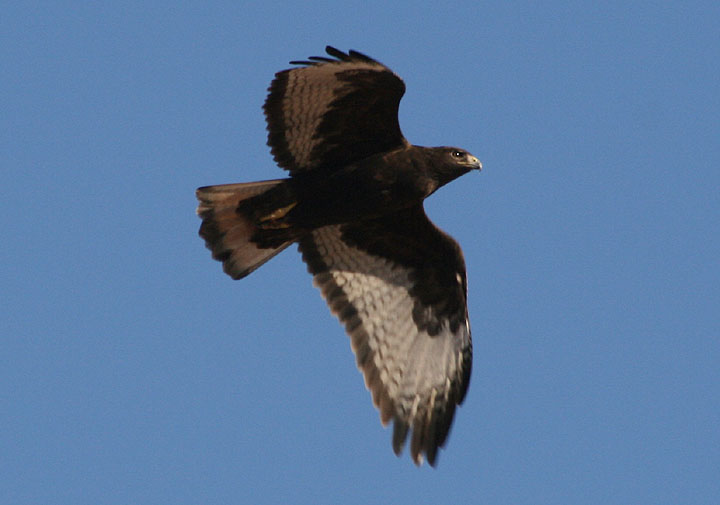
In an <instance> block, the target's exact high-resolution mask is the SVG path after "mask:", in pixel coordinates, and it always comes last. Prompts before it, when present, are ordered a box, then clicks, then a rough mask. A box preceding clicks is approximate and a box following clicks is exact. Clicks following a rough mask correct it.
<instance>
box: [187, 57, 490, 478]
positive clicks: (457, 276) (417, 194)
mask: <svg viewBox="0 0 720 505" xmlns="http://www.w3.org/2000/svg"><path fill="white" fill-rule="evenodd" d="M326 52H327V54H328V56H329V57H324V56H313V57H310V58H309V59H308V60H306V61H291V62H290V64H291V65H296V66H295V67H293V68H291V69H288V70H283V71H281V72H279V73H277V74H276V75H275V79H274V80H273V81H272V83H271V84H270V88H269V89H268V91H269V94H268V97H267V99H266V101H265V105H264V111H265V116H266V119H267V129H268V132H269V134H268V145H269V146H270V148H271V152H272V154H273V156H274V158H275V161H276V162H277V164H278V165H279V166H280V167H282V168H283V169H285V170H287V171H288V172H289V174H290V177H289V178H285V179H275V180H268V181H260V182H249V183H241V184H226V185H219V186H207V187H202V188H199V189H198V190H197V198H198V200H199V202H200V203H199V206H198V209H197V213H198V215H199V216H200V218H202V225H201V226H200V232H199V233H200V236H201V237H202V238H203V239H204V240H205V242H206V245H207V247H208V248H209V249H210V250H211V251H212V256H213V258H215V259H217V260H219V261H221V262H222V263H223V268H224V270H225V272H226V273H227V274H228V275H230V276H231V277H232V278H233V279H240V278H242V277H245V276H246V275H248V274H250V273H251V272H253V271H254V270H255V269H256V268H258V267H260V266H261V265H262V264H264V263H265V262H266V261H268V260H269V259H271V258H272V257H273V256H275V255H276V254H278V253H280V252H281V251H282V250H283V249H285V248H286V247H288V246H289V245H291V244H293V243H297V244H298V249H299V251H300V252H301V253H302V258H303V260H304V261H305V263H306V264H307V267H308V271H309V272H310V273H311V274H312V275H313V277H314V284H315V285H316V286H317V287H318V288H319V289H320V291H321V292H322V295H323V297H324V298H325V300H326V301H327V303H328V305H329V307H330V310H331V311H332V312H333V313H334V314H335V315H336V316H337V317H338V319H339V320H340V321H341V322H342V323H343V324H344V325H345V330H346V331H347V333H348V335H349V336H350V340H351V343H352V349H353V351H354V353H355V356H356V359H357V365H358V368H359V369H360V370H361V371H362V373H363V375H364V378H365V385H366V386H367V388H368V389H369V390H370V392H371V394H372V400H373V403H374V404H375V406H376V407H377V408H378V410H379V411H380V419H381V421H382V424H383V425H387V424H388V423H389V422H390V421H392V422H393V435H392V446H393V449H394V451H395V453H396V454H397V455H400V453H401V452H402V449H403V446H404V445H405V441H406V439H407V437H408V435H410V454H411V456H412V459H413V461H414V462H415V463H416V464H417V465H420V464H421V463H422V461H423V458H426V459H427V461H428V463H429V464H430V465H432V466H435V463H436V458H437V452H438V448H439V447H442V446H443V445H444V444H445V441H446V439H447V436H448V432H449V430H450V426H451V424H452V420H453V416H454V414H455V407H456V406H457V405H459V404H460V403H462V401H463V399H464V397H465V393H466V391H467V388H468V383H469V380H470V369H471V364H472V343H471V339H470V323H469V320H468V311H467V302H466V298H467V279H466V275H465V261H464V259H463V254H462V251H461V249H460V246H459V245H458V243H457V242H456V241H455V240H453V239H452V238H451V237H450V236H449V235H447V234H446V233H444V232H443V231H442V230H440V229H439V228H437V227H436V226H435V225H434V224H433V223H432V222H431V221H430V220H429V219H428V217H427V216H426V215H425V211H424V209H423V200H424V199H425V198H427V197H428V196H430V195H431V194H432V193H434V192H435V191H436V190H437V189H438V188H440V187H441V186H443V185H445V184H447V183H448V182H450V181H452V180H454V179H456V178H458V177H460V176H461V175H463V174H465V173H467V172H469V171H471V170H480V169H481V168H482V165H481V163H480V162H479V161H478V159H477V158H476V157H475V156H473V155H471V154H470V153H468V152H467V151H465V150H463V149H459V148H456V147H419V146H414V145H411V144H410V143H409V142H408V141H407V140H406V139H405V137H404V136H403V134H402V132H401V131H400V126H399V124H398V106H399V104H400V99H401V97H402V96H403V93H404V92H405V84H404V83H403V81H402V79H400V77H398V76H397V75H396V74H395V73H393V71H392V70H390V69H389V68H388V67H386V66H384V65H383V64H381V63H380V62H378V61H376V60H374V59H372V58H370V57H368V56H366V55H364V54H362V53H359V52H357V51H352V50H351V51H349V52H348V53H344V52H342V51H339V50H338V49H335V48H333V47H330V46H328V47H327V48H326Z"/></svg>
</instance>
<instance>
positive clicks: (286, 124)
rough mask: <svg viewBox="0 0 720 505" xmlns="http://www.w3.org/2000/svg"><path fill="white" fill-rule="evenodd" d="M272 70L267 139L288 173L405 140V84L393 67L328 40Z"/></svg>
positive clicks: (331, 163)
mask: <svg viewBox="0 0 720 505" xmlns="http://www.w3.org/2000/svg"><path fill="white" fill-rule="evenodd" d="M326 51H327V53H328V54H329V55H330V56H332V57H333V58H326V57H320V56H313V57H311V58H310V59H309V61H293V62H291V63H293V64H297V65H302V66H301V67H298V68H293V69H289V70H284V71H282V72H278V73H277V74H275V79H274V80H273V82H272V83H271V84H270V88H269V90H268V91H269V92H270V94H269V95H268V97H267V100H266V101H265V106H264V110H265V116H266V119H267V124H268V145H269V146H270V147H271V148H272V154H273V156H274V157H275V161H276V162H277V164H278V165H280V166H281V167H282V168H284V169H286V170H289V171H290V173H291V174H296V173H298V172H303V171H306V170H313V169H317V168H323V167H342V166H345V165H347V164H349V163H353V162H355V161H358V160H361V159H363V158H366V157H367V156H370V155H372V154H377V153H382V152H386V151H391V150H393V149H396V148H398V147H401V146H403V145H407V141H406V140H405V138H404V137H403V135H402V132H401V131H400V125H399V123H398V106H399V104H400V98H402V95H403V93H404V92H405V84H404V83H403V81H402V80H401V79H400V78H399V77H398V76H397V75H395V74H394V73H393V72H392V70H390V69H389V68H387V67H385V66H384V65H382V64H381V63H379V62H377V61H375V60H373V59H372V58H370V57H368V56H365V55H364V54H361V53H358V52H356V51H350V52H349V53H348V54H345V53H343V52H342V51H339V50H337V49H335V48H333V47H330V46H327V48H326Z"/></svg>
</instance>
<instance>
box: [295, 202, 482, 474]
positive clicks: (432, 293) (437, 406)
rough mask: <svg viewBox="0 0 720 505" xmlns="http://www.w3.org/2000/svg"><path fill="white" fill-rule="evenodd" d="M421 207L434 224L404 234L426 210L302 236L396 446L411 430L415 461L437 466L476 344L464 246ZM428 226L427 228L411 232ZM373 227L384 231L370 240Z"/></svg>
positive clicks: (396, 447)
mask: <svg viewBox="0 0 720 505" xmlns="http://www.w3.org/2000/svg"><path fill="white" fill-rule="evenodd" d="M419 210H420V212H421V213H422V220H423V221H424V222H423V223H416V224H415V226H413V227H411V228H409V229H406V230H404V231H400V232H399V233H396V232H395V229H396V228H398V227H402V221H403V220H404V219H410V217H409V216H411V215H414V216H415V218H416V219H417V218H418V217H419V216H418V215H417V212H412V213H409V214H408V216H404V217H403V218H402V219H400V222H397V221H398V220H397V219H396V218H395V217H393V218H385V219H384V220H374V221H373V222H372V223H371V224H368V223H363V224H352V225H337V226H326V227H323V228H319V229H316V230H314V231H313V232H312V233H311V234H310V235H309V236H307V237H305V238H304V239H301V240H300V250H301V251H302V253H303V259H304V260H305V262H306V263H307V264H308V269H309V270H310V272H311V273H312V274H313V275H314V283H315V284H316V286H318V287H319V288H320V290H321V291H322V294H323V296H324V297H325V299H326V300H327V302H328V305H329V306H330V308H331V310H332V312H333V313H334V314H335V315H336V316H337V317H338V318H339V319H340V320H341V321H342V322H343V323H344V324H345V328H346V330H347V332H348V334H349V335H350V338H351V342H352V348H353V351H354V352H355V355H356V359H357V364H358V367H359V368H360V369H361V370H362V372H363V375H364V377H365V384H366V386H367V388H368V389H369V390H370V391H371V393H372V398H373V403H374V404H375V406H376V407H377V408H378V409H379V410H380V418H381V421H382V423H383V424H387V423H388V422H389V421H390V420H392V421H393V425H394V426H393V449H394V450H395V453H396V454H400V452H401V451H402V448H403V446H404V445H405V440H406V438H407V435H408V431H410V430H411V431H412V435H411V442H410V451H411V456H412V458H413V460H414V461H415V463H416V464H420V463H421V462H422V459H423V455H424V456H425V457H426V458H427V460H428V462H429V463H430V464H431V465H434V464H435V460H436V456H437V450H438V448H439V447H442V446H443V444H444V443H445V440H446V438H447V435H448V432H449V430H450V426H451V424H452V420H453V416H454V413H455V407H456V406H457V405H458V404H460V403H461V402H462V401H463V399H464V397H465V393H466V390H467V385H468V382H469V380H470V369H471V363H472V344H471V340H470V326H469V322H468V318H467V308H466V302H465V300H466V289H465V282H466V281H465V268H464V261H463V259H462V255H461V253H460V252H459V247H458V246H457V244H456V243H455V241H454V240H452V239H451V238H450V237H448V236H447V235H445V234H444V233H442V232H441V231H440V230H438V229H437V228H435V227H434V225H432V223H430V221H429V220H428V219H427V217H425V214H424V212H423V211H422V208H420V209H419ZM381 221H384V222H385V225H383V223H382V222H381ZM419 228H423V229H424V230H425V233H423V234H422V235H421V236H417V237H414V238H410V237H411V236H412V235H413V233H414V232H416V231H417V229H419ZM381 230H382V231H381ZM378 231H381V232H380V233H379V235H378V234H377V232H378ZM361 235H364V238H363V237H361ZM370 235H373V236H374V237H375V238H374V239H373V240H369V241H365V240H364V239H365V238H369V236H370ZM361 238H363V240H362V244H361V240H360V239H361ZM408 239H410V240H411V243H410V244H408V243H407V240H408ZM418 241H420V242H422V245H420V246H419V247H415V246H416V245H417V244H418ZM403 244H405V245H403ZM449 250H452V251H453V255H452V256H450V257H448V256H447V255H446V254H447V251H449ZM443 265H445V266H443ZM448 265H449V266H450V268H446V266H448ZM424 279H427V282H426V281H425V280H424ZM432 282H437V283H436V284H433V285H432V286H431V285H430V284H431V283H432Z"/></svg>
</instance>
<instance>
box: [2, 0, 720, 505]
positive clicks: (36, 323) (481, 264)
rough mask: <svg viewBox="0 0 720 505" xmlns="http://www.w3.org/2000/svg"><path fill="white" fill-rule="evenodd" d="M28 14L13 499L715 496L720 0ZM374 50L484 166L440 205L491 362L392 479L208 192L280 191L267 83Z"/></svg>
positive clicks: (306, 328) (16, 11) (433, 141)
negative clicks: (255, 184)
mask: <svg viewBox="0 0 720 505" xmlns="http://www.w3.org/2000/svg"><path fill="white" fill-rule="evenodd" d="M388 3H390V2H375V1H369V2H368V1H363V2H342V1H340V2H338V1H333V2H325V1H322V2H315V3H313V4H312V5H307V4H304V3H302V4H301V3H300V2H297V3H296V4H295V5H288V2H284V1H283V2H279V1H264V2H212V3H208V2H165V1H158V2H152V3H150V4H148V3H147V2H134V1H129V2H10V3H8V5H6V6H5V7H4V9H3V16H2V18H0V58H1V61H0V72H1V73H2V78H1V79H0V96H2V114H1V115H0V128H1V129H0V152H2V156H0V163H1V164H2V168H1V170H0V180H2V195H3V209H4V212H3V213H2V214H3V216H2V218H0V223H1V226H2V235H3V237H4V240H3V241H2V244H1V245H0V278H1V279H2V289H1V290H0V328H1V329H0V333H1V334H2V341H1V342H2V352H1V353H0V402H1V404H0V454H2V456H1V457H0V502H2V503H7V504H16V503H17V504H20V503H22V504H36V503H37V504H47V503H53V504H74V505H77V504H85V503H87V504H128V503H148V504H165V503H167V504H173V505H177V504H185V503H187V504H197V503H253V504H264V503H268V504H270V503H272V504H276V503H292V504H294V503H298V504H307V503H328V504H330V503H346V504H367V503H397V504H405V503H408V504H409V503H413V504H415V503H423V502H435V503H453V502H455V503H492V504H513V505H518V504H537V503H542V504H552V503H557V504H567V503H589V504H595V503H597V504H603V505H608V504H627V503H653V504H663V503H667V504H677V503H683V504H701V503H702V504H715V503H719V502H720V479H718V475H720V430H719V428H718V426H720V400H719V399H720V315H719V314H720V260H719V259H718V258H720V226H719V223H720V196H719V195H720V191H719V188H720V172H719V171H718V167H719V166H720V92H719V91H718V82H720V61H719V58H718V55H719V54H720V31H718V25H720V7H719V6H718V3H717V2H711V1H707V2H699V1H694V2H693V1H690V2H613V1H611V2H604V3H596V2H560V1H554V2H553V1H551V2H502V3H501V2H492V3H489V2H476V1H472V2H470V1H468V2H457V3H452V2H408V1H398V2H391V3H392V5H386V4H388ZM326 44H332V45H335V46H336V47H339V48H341V49H349V48H353V49H357V50H360V51H362V52H365V53H367V54H369V55H371V56H374V57H376V58H377V59H379V60H380V61H382V62H384V63H385V64H387V65H389V66H390V67H391V68H393V69H394V70H395V71H396V72H397V73H398V74H399V75H401V76H402V77H403V78H404V80H405V82H406V85H407V93H406V96H405V98H404V99H403V102H402V105H401V111H400V115H401V118H400V119H401V126H402V128H403V131H404V133H405V135H406V136H407V138H408V139H409V140H410V141H411V142H413V143H416V144H420V145H443V144H453V145H458V146H461V147H464V148H466V149H468V150H470V151H471V152H472V153H473V154H475V155H477V156H478V157H479V158H480V159H481V160H482V162H483V165H484V170H483V172H482V173H481V174H469V175H467V176H465V177H463V178H462V179H460V180H458V181H456V182H454V183H452V184H450V185H449V186H447V187H446V188H444V189H442V190H441V191H439V192H438V193H437V194H436V195H434V196H433V197H432V198H431V199H430V200H429V201H428V202H427V203H426V208H427V211H428V213H429V215H430V216H431V217H432V219H433V220H434V221H435V222H436V223H437V224H438V225H439V226H440V227H442V228H443V229H445V230H446V231H448V232H449V233H451V234H452V235H453V236H454V237H455V238H456V239H457V240H458V241H459V242H460V243H461V245H462V247H463V250H464V252H465V258H466V262H467V269H468V278H469V310H470V316H471V322H472V328H473V339H474V350H475V359H474V367H473V377H472V382H471V385H470V390H469V394H468V397H467V399H466V402H465V404H464V405H463V407H462V408H461V409H460V410H459V412H458V414H457V417H456V422H455V425H454V427H453V430H452V432H451V435H450V439H449V443H448V446H447V448H446V450H444V451H442V453H441V455H440V458H439V465H438V468H437V469H431V468H429V467H427V466H424V467H422V468H420V469H418V468H415V467H414V466H413V465H412V464H411V461H410V459H409V458H408V457H407V455H403V457H402V458H400V459H398V458H396V457H395V456H394V455H393V454H392V451H391V448H390V431H389V430H384V429H383V428H382V427H381V426H380V422H379V418H378V415H377V412H376V411H375V409H374V408H373V407H372V404H371V401H370V396H369V393H368V392H367V391H366V390H365V388H364V386H363V380H362V377H361V375H360V373H359V372H358V371H357V370H356V368H355V365H354V357H353V356H352V353H351V351H350V346H349V342H348V339H347V337H346V336H345V334H344V332H343V330H342V328H341V326H340V325H339V324H338V323H337V321H336V320H335V319H334V318H333V317H332V316H331V315H330V313H329V311H328V310H327V308H326V307H325V303H324V302H323V300H322V299H321V297H320V295H319V293H318V292H317V290H316V289H315V288H314V287H313V286H312V282H311V278H310V276H309V275H308V274H307V273H306V269H305V266H304V265H303V264H302V262H301V260H300V257H299V255H298V254H297V252H295V251H294V250H288V251H286V252H285V253H283V254H282V255H281V256H279V257H277V258H275V259H273V260H272V261H271V262H270V263H268V264H267V265H265V266H264V267H263V268H262V269H260V270H258V271H257V272H255V273H253V274H252V275H251V276H250V277H248V278H246V279H244V280H242V281H237V282H235V281H232V280H231V279H230V278H229V277H226V276H225V275H223V274H222V271H221V266H220V265H219V264H218V263H217V262H214V261H212V260H211V259H210V255H209V252H208V251H207V250H206V249H205V248H204V246H203V243H202V241H201V240H200V239H199V238H198V237H197V228H198V226H199V220H198V219H197V217H196V216H195V213H194V212H195V206H196V203H195V198H194V190H195V188H196V187H198V186H201V185H208V184H219V183H229V182H241V181H252V180H259V179H270V178H277V177H281V176H282V172H281V171H280V169H278V168H277V167H276V166H275V165H274V163H273V162H272V159H271V157H270V155H269V152H268V148H267V146H266V145H265V141H266V138H265V124H264V119H263V116H262V111H261V105H262V102H263V100H264V97H265V93H266V88H267V86H268V84H269V82H270V80H271V78H272V76H273V73H274V72H276V71H278V70H280V69H283V68H287V62H288V61H289V60H293V59H303V58H305V57H307V56H310V55H316V54H321V53H322V51H323V48H324V46H325V45H326Z"/></svg>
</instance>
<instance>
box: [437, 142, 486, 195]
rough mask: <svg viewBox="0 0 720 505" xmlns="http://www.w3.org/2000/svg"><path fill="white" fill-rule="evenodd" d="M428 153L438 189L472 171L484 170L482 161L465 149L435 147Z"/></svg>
mask: <svg viewBox="0 0 720 505" xmlns="http://www.w3.org/2000/svg"><path fill="white" fill-rule="evenodd" d="M428 152H429V153H431V154H430V155H431V156H432V161H431V163H432V172H434V175H435V178H436V180H437V183H438V187H441V186H444V185H445V184H447V183H448V182H450V181H452V180H454V179H457V178H458V177H460V176H461V175H464V174H466V173H468V172H470V171H471V170H482V163H480V160H478V159H477V158H476V157H475V156H473V155H472V154H470V153H469V152H467V151H466V150H465V149H460V148H459V147H434V148H431V149H429V150H428ZM436 189H437V188H436Z"/></svg>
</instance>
